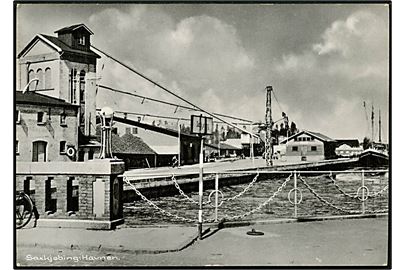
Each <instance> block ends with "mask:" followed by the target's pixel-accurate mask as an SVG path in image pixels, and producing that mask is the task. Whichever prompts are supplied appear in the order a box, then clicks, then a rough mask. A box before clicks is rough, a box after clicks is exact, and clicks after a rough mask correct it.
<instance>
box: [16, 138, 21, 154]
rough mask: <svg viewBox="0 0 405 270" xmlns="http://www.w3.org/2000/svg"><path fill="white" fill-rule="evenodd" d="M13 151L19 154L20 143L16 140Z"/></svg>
mask: <svg viewBox="0 0 405 270" xmlns="http://www.w3.org/2000/svg"><path fill="white" fill-rule="evenodd" d="M15 153H16V154H17V155H18V154H20V145H19V144H18V141H15Z"/></svg>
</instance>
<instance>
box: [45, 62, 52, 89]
mask: <svg viewBox="0 0 405 270" xmlns="http://www.w3.org/2000/svg"><path fill="white" fill-rule="evenodd" d="M45 89H52V73H51V68H49V67H47V68H46V69H45Z"/></svg>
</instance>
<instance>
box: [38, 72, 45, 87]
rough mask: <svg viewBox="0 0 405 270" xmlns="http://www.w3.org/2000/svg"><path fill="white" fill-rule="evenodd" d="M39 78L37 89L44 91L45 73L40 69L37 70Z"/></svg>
mask: <svg viewBox="0 0 405 270" xmlns="http://www.w3.org/2000/svg"><path fill="white" fill-rule="evenodd" d="M37 78H38V79H39V82H38V88H37V89H44V72H43V71H42V69H40V68H39V69H37Z"/></svg>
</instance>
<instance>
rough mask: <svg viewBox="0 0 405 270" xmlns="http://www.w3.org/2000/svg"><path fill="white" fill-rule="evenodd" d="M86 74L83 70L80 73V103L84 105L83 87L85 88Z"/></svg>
mask: <svg viewBox="0 0 405 270" xmlns="http://www.w3.org/2000/svg"><path fill="white" fill-rule="evenodd" d="M85 78H86V72H85V71H84V70H82V71H80V78H79V82H80V86H79V88H80V103H85V86H86V80H85Z"/></svg>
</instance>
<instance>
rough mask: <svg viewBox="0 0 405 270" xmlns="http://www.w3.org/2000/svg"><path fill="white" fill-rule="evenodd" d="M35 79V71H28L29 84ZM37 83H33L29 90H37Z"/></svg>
mask: <svg viewBox="0 0 405 270" xmlns="http://www.w3.org/2000/svg"><path fill="white" fill-rule="evenodd" d="M34 78H35V73H34V70H32V69H31V70H30V71H28V82H27V83H29V82H30V81H31V80H32V79H34ZM35 85H36V84H35V83H31V84H30V86H29V90H35Z"/></svg>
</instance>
